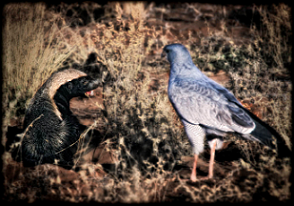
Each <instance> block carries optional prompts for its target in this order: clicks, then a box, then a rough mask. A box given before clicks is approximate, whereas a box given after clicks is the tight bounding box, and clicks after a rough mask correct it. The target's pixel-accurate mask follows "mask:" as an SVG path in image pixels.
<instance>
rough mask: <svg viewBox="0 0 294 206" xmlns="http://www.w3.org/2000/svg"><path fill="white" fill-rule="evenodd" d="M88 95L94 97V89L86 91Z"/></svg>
mask: <svg viewBox="0 0 294 206" xmlns="http://www.w3.org/2000/svg"><path fill="white" fill-rule="evenodd" d="M86 96H89V97H93V96H94V90H91V91H88V92H86Z"/></svg>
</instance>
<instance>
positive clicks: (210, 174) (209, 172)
mask: <svg viewBox="0 0 294 206" xmlns="http://www.w3.org/2000/svg"><path fill="white" fill-rule="evenodd" d="M215 147H216V141H214V142H213V145H212V148H211V149H210V160H209V170H208V178H213V165H214V156H215Z"/></svg>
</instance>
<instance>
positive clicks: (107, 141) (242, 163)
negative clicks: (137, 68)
mask: <svg viewBox="0 0 294 206" xmlns="http://www.w3.org/2000/svg"><path fill="white" fill-rule="evenodd" d="M67 6H68V5H63V7H62V6H61V7H60V8H65V7H67ZM104 6H105V5H104ZM127 6H128V5H127V4H126V5H123V4H122V5H121V9H122V11H121V12H122V13H123V15H122V16H121V17H122V19H119V18H117V17H115V16H113V15H107V14H108V13H107V11H109V10H111V9H110V8H111V7H113V8H114V4H113V5H112V6H111V5H110V6H109V7H98V8H97V9H96V10H95V9H94V10H93V11H91V8H96V7H91V5H90V6H89V7H80V8H77V7H74V6H72V5H71V6H68V7H67V8H71V9H68V10H67V13H66V15H65V16H63V17H64V20H65V21H68V22H70V23H71V24H74V26H73V28H74V29H78V30H79V31H80V34H81V35H83V32H85V33H87V32H89V31H90V32H93V33H97V30H98V29H97V28H103V27H106V26H109V25H110V26H113V28H114V30H116V32H117V34H116V33H115V32H114V31H113V33H112V35H119V34H123V33H124V32H126V33H127V32H128V31H129V30H131V29H132V28H131V26H132V25H131V24H128V23H126V22H128V21H124V20H123V18H125V19H127V18H129V17H128V16H129V15H130V11H128V8H127ZM49 7H50V6H49ZM50 8H51V7H50ZM85 8H86V9H85ZM61 10H62V9H61ZM89 10H90V12H89ZM145 12H146V15H147V17H144V18H145V20H144V27H143V29H142V30H141V31H143V32H145V30H146V32H147V33H148V32H150V33H151V31H152V30H153V33H152V34H150V35H146V37H145V40H144V41H145V47H144V48H143V49H144V52H145V53H144V54H145V55H144V59H143V60H142V62H141V64H142V67H146V68H147V67H148V68H149V67H150V69H146V70H144V71H142V72H141V73H140V72H139V74H138V76H140V75H141V76H140V77H141V79H139V80H137V82H136V84H135V85H136V86H138V88H140V85H143V84H144V82H145V80H146V79H147V80H148V84H147V85H146V84H144V86H145V87H147V89H146V91H148V92H149V94H152V95H153V96H152V95H151V96H150V97H154V98H156V96H158V95H159V94H161V95H163V96H164V95H166V85H167V83H168V78H169V70H168V67H169V65H168V63H167V62H166V61H164V60H162V59H160V53H161V51H162V48H163V46H164V45H165V44H167V43H172V42H181V43H182V44H185V45H189V46H190V48H189V49H190V50H191V49H193V48H197V47H198V48H200V49H201V51H200V52H199V53H198V54H204V55H202V56H201V55H198V56H197V57H195V55H194V53H193V58H194V57H195V58H194V59H195V62H197V63H198V66H199V67H201V66H203V67H202V68H201V70H202V71H203V72H204V73H205V74H206V75H208V76H209V77H210V78H212V79H213V80H215V81H216V82H218V83H220V84H222V85H224V86H225V87H227V88H228V89H230V90H232V91H233V92H234V93H236V92H237V94H239V95H238V96H237V98H238V99H240V101H241V102H242V104H243V105H244V107H246V108H247V109H249V110H250V111H251V112H253V113H254V114H255V115H256V116H258V117H259V118H261V119H263V120H266V121H267V122H268V123H269V124H270V123H272V122H274V118H271V117H272V116H273V114H272V112H271V111H272V110H274V109H273V108H272V107H270V106H269V105H270V102H272V100H273V97H271V96H270V95H265V97H264V98H261V97H260V96H258V95H253V94H252V92H251V91H252V90H250V88H249V87H250V81H249V80H248V79H250V78H247V77H246V78H247V79H246V78H245V77H244V76H242V74H240V71H241V70H242V69H243V67H242V66H241V67H242V69H241V70H239V69H238V66H237V61H235V60H234V62H233V61H232V62H233V63H232V64H235V65H234V66H227V64H226V63H224V64H223V63H222V62H221V60H222V58H223V57H222V56H220V57H217V58H218V60H215V61H213V60H211V59H210V60H211V61H210V60H207V59H209V58H210V57H209V56H207V55H206V56H205V52H206V54H207V53H209V52H212V50H215V51H216V52H218V50H217V47H221V48H222V49H224V51H225V49H227V45H231V46H232V47H233V45H234V46H236V47H238V48H239V46H240V47H241V46H242V45H245V46H247V45H249V44H251V42H252V38H253V37H252V35H253V34H252V32H250V30H251V29H252V22H255V23H256V25H258V24H261V23H260V21H261V20H260V18H261V17H260V15H258V13H257V12H256V10H254V9H253V6H237V5H225V6H220V5H213V4H196V5H194V4H193V5H192V4H180V3H179V4H176V3H171V4H153V5H152V6H150V5H148V4H146V5H145ZM89 13H90V14H91V15H89ZM103 14H104V15H103ZM131 15H133V17H132V18H133V19H135V17H134V14H131ZM72 19H75V20H76V21H72ZM76 22H78V23H76ZM70 23H67V24H70ZM139 26H140V24H139V23H138V27H139ZM116 27H117V28H116ZM75 32H76V30H75ZM99 32H100V35H101V36H106V35H107V32H108V30H107V31H106V30H105V32H103V29H102V30H99ZM85 35H86V34H85ZM152 35H153V36H156V35H157V36H156V38H155V39H156V41H155V40H154V37H152ZM126 36H127V34H126ZM211 36H214V37H215V39H211ZM218 36H222V38H220V39H218V38H217V37H218ZM114 38H115V37H114ZM117 38H118V37H117ZM101 42H102V41H101ZM150 42H153V43H150ZM216 42H218V43H219V44H218V43H216ZM129 44H131V43H129ZM211 45H214V46H213V48H211V47H210V46H211ZM219 45H220V46H219ZM95 46H96V49H97V50H99V49H101V50H102V49H104V47H105V45H103V44H102V43H99V42H98V43H97V44H96V45H95ZM195 51H196V49H195ZM201 52H202V53H201ZM115 57H116V56H110V57H109V58H115ZM207 57H208V58H207ZM217 58H216V59H217ZM194 59H193V60H194ZM209 61H210V62H209ZM105 62H107V60H105ZM105 62H104V63H105ZM207 62H209V63H207ZM105 64H106V63H105ZM109 65H110V63H109ZM106 66H108V64H106ZM158 67H161V68H163V69H162V70H160V71H159V70H154V68H155V69H157V68H158ZM232 67H234V68H235V70H234V69H232ZM244 73H245V72H244ZM260 73H262V72H260ZM265 73H266V74H265V75H264V76H265V77H267V72H265ZM236 75H237V77H240V78H239V79H240V80H244V79H245V80H246V81H247V80H248V81H247V83H244V84H243V85H242V84H241V83H240V84H238V85H237V81H236ZM273 75H275V82H277V81H278V82H279V86H281V87H283V85H286V86H284V87H287V88H288V89H287V88H286V89H285V90H286V91H289V89H291V86H287V85H292V83H291V81H290V78H289V77H290V75H289V73H285V72H279V71H277V72H276V73H273ZM251 80H252V79H251ZM116 81H118V78H117V79H116ZM252 81H253V80H252ZM262 81H263V79H262V78H260V81H259V82H260V83H262ZM248 82H249V83H248ZM238 83H239V82H238ZM265 84H266V83H265ZM273 87H274V86H273ZM104 89H105V90H104ZM138 90H139V89H138ZM247 90H249V93H246V91H247ZM107 91H109V90H107V88H102V87H99V88H97V89H96V90H94V96H92V97H87V98H80V97H78V98H74V99H72V100H71V102H70V107H71V110H72V112H73V113H74V114H75V115H76V116H77V117H78V119H79V120H80V123H81V124H83V125H86V126H89V127H93V129H95V130H97V131H99V133H100V134H101V137H100V138H101V139H102V141H101V140H100V141H101V142H102V143H101V144H100V145H99V146H97V147H96V148H94V149H92V150H91V151H90V152H88V153H87V154H86V155H84V156H83V157H81V159H80V161H81V162H82V163H81V166H80V167H81V168H80V169H79V170H76V171H75V170H66V169H64V168H62V167H59V166H56V165H49V164H45V165H39V166H36V167H33V168H25V167H23V166H22V164H21V163H19V162H16V161H13V160H12V159H11V157H10V156H9V155H8V154H6V155H4V156H3V162H5V163H6V165H5V167H3V177H4V189H5V192H4V196H3V198H2V199H3V200H4V201H9V202H14V201H24V202H38V201H48V200H50V201H66V202H101V203H110V202H111V203H118V202H119V203H149V202H169V201H183V202H198V203H207V202H237V203H240V202H242V203H243V202H259V201H265V202H270V201H281V202H288V201H289V200H290V198H291V192H290V185H291V182H290V179H289V177H290V173H291V163H290V158H278V157H277V156H276V153H275V152H274V151H271V150H270V149H268V148H266V147H263V146H261V145H259V144H258V143H254V142H253V143H248V142H246V141H243V140H240V139H238V138H235V137H231V138H228V140H227V142H226V144H225V146H224V148H223V149H221V150H219V151H217V152H216V160H215V171H214V175H215V177H214V178H213V179H211V180H203V181H197V182H195V183H193V182H191V181H190V180H189V177H190V173H191V168H192V164H193V156H192V154H191V152H190V150H191V148H190V147H189V144H188V141H187V140H185V141H182V142H180V143H173V141H170V142H172V143H171V145H172V144H174V145H176V146H175V147H177V148H180V149H181V152H179V153H176V152H173V150H176V149H175V148H172V149H171V147H170V146H169V144H167V143H166V141H161V140H160V141H161V142H160V141H159V140H158V142H156V141H155V140H154V141H153V140H152V141H153V143H154V142H155V143H156V144H157V145H158V148H160V149H162V150H163V151H164V152H166V154H164V155H162V157H161V156H160V157H159V156H158V157H157V158H158V159H159V160H160V161H158V162H157V163H155V164H153V162H152V160H150V159H151V158H149V157H148V158H149V159H148V158H143V157H140V156H143V149H142V148H141V147H138V148H139V149H137V150H136V149H134V150H132V149H130V151H131V150H132V152H130V153H131V154H133V153H134V151H135V153H136V151H137V153H136V154H137V156H139V159H140V160H141V159H142V161H141V162H143V163H140V164H139V163H138V164H135V165H137V166H136V167H134V166H130V167H129V168H128V167H127V166H124V165H125V164H126V165H128V164H129V163H128V161H130V162H131V161H132V160H130V159H131V158H130V159H128V158H129V156H128V155H129V154H128V152H127V150H126V152H125V153H126V154H124V153H122V152H121V151H120V148H121V147H123V146H125V145H126V146H125V147H128V146H127V144H126V142H127V141H126V140H124V143H120V140H121V139H120V136H123V135H124V134H125V133H123V131H124V130H123V129H124V127H123V126H120V125H119V124H118V123H117V122H115V119H114V118H113V117H112V116H111V114H110V113H109V108H110V107H111V106H110V104H109V102H112V101H114V100H110V99H108V98H107V95H106V96H105V92H107ZM122 91H127V90H126V89H125V90H123V89H122ZM273 93H275V92H273ZM121 94H124V93H121ZM138 98H139V97H138ZM166 107H171V105H166ZM287 107H288V105H287ZM130 108H132V107H130ZM279 109H281V108H279ZM117 111H120V110H117ZM169 111H171V112H170V119H171V120H169V121H168V122H173V123H174V124H173V125H172V127H175V128H177V129H178V130H176V131H181V133H178V134H176V135H177V136H178V139H181V138H182V139H184V138H186V137H185V135H183V134H184V133H183V128H182V126H181V124H180V123H179V122H178V119H177V117H176V114H175V112H174V111H173V110H169ZM129 112H130V114H131V109H130V111H129ZM150 113H151V112H150ZM270 115H272V116H270ZM138 119H139V118H138ZM22 120H23V114H22V115H20V116H19V117H17V116H16V117H13V118H11V119H10V121H9V125H8V126H9V127H10V128H13V129H14V131H18V130H17V129H19V130H21V129H23V128H22ZM117 121H118V120H117ZM126 121H127V120H126ZM128 121H129V120H128ZM142 121H143V120H142ZM148 121H149V120H148ZM148 121H146V124H144V128H145V127H146V128H149V126H148V124H147V123H149V122H148ZM150 121H151V120H150ZM113 122H115V123H116V125H115V127H114V126H113V125H114V123H113ZM140 124H141V122H139V123H138V125H139V126H138V125H137V123H136V118H134V119H133V122H132V124H131V125H132V126H133V127H134V128H136V129H138V130H140V128H141V127H142V126H141V125H140ZM150 124H151V123H150ZM164 124H167V123H164V122H162V123H160V124H159V125H164ZM122 125H123V123H122ZM127 125H128V124H127ZM151 125H155V123H154V124H151ZM129 127H131V126H129ZM136 129H135V130H136ZM110 130H111V131H110ZM116 131H118V132H117V134H116V133H115V132H116ZM144 131H145V130H144ZM148 131H152V130H151V129H150V130H148ZM168 131H172V132H170V133H167V134H170V136H174V133H173V131H174V130H168ZM120 132H121V133H120ZM12 133H15V132H12ZM130 133H131V132H130ZM150 133H151V132H150ZM154 133H155V132H154ZM155 134H156V133H155ZM116 135H117V136H116ZM140 135H141V133H140ZM7 136H8V135H7ZM127 136H128V134H127ZM113 137H115V138H113ZM7 138H8V139H9V136H8V137H7ZM140 138H141V136H140V137H139V136H138V139H140ZM289 138H290V137H289ZM114 140H118V142H115V141H114ZM7 141H9V140H7ZM136 141H137V140H136ZM161 143H162V145H163V146H161ZM138 144H141V143H140V142H139V143H138ZM143 144H144V143H143ZM117 145H120V146H117ZM121 145H123V146H121ZM167 145H168V146H167ZM178 145H180V146H178ZM186 145H187V146H186ZM131 148H133V147H131ZM143 148H145V147H143ZM160 149H159V150H160ZM147 150H148V148H147ZM160 151H161V150H160ZM167 151H169V152H167ZM141 152H142V154H141ZM144 152H145V150H144ZM152 154H153V153H152ZM158 154H159V153H158ZM160 154H161V153H160ZM176 154H178V155H176ZM124 157H127V158H124ZM145 160H146V162H145ZM147 160H148V161H149V163H148V162H147ZM208 160H209V149H208V148H206V150H205V152H204V153H203V155H202V156H201V158H200V160H199V163H198V168H197V175H198V176H199V177H204V176H206V175H207V173H208ZM138 162H140V161H138ZM150 162H151V163H150ZM155 162H156V161H155ZM130 165H132V164H130ZM140 165H141V166H142V165H143V166H142V167H141V168H140ZM126 168H127V169H126ZM142 168H143V169H142ZM142 171H143V172H142Z"/></svg>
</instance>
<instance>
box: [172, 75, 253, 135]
mask: <svg viewBox="0 0 294 206" xmlns="http://www.w3.org/2000/svg"><path fill="white" fill-rule="evenodd" d="M223 89H224V92H225V93H222V92H220V91H219V90H216V89H215V88H214V87H213V86H212V85H210V83H209V82H206V81H196V80H190V81H189V80H177V81H175V82H171V84H170V88H169V98H170V100H171V102H172V104H173V106H174V107H175V110H176V111H177V112H178V114H179V115H180V117H181V118H182V119H184V120H185V121H187V122H189V123H191V124H201V125H204V126H207V127H211V128H215V129H218V130H221V131H225V132H239V133H242V134H246V133H250V132H251V131H252V130H253V129H254V127H255V124H254V122H253V120H252V119H251V118H250V116H249V115H248V114H247V113H246V111H244V110H243V108H242V106H241V105H239V104H236V103H235V102H232V101H230V99H228V98H227V96H226V94H227V92H228V91H225V88H223Z"/></svg>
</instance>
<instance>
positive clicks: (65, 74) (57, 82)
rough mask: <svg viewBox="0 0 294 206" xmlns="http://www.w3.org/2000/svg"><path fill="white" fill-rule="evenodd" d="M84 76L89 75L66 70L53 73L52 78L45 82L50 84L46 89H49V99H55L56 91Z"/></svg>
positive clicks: (78, 71) (74, 70)
mask: <svg viewBox="0 0 294 206" xmlns="http://www.w3.org/2000/svg"><path fill="white" fill-rule="evenodd" d="M83 76H87V74H86V73H84V72H82V71H80V70H76V69H66V70H63V71H60V72H56V73H53V74H52V76H51V77H49V79H48V80H47V81H46V82H45V84H48V85H47V86H46V88H48V95H49V97H50V98H52V99H53V97H54V95H55V93H56V91H57V90H58V89H59V87H60V86H61V85H63V84H65V83H66V82H69V81H71V80H73V79H77V78H80V77H83Z"/></svg>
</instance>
